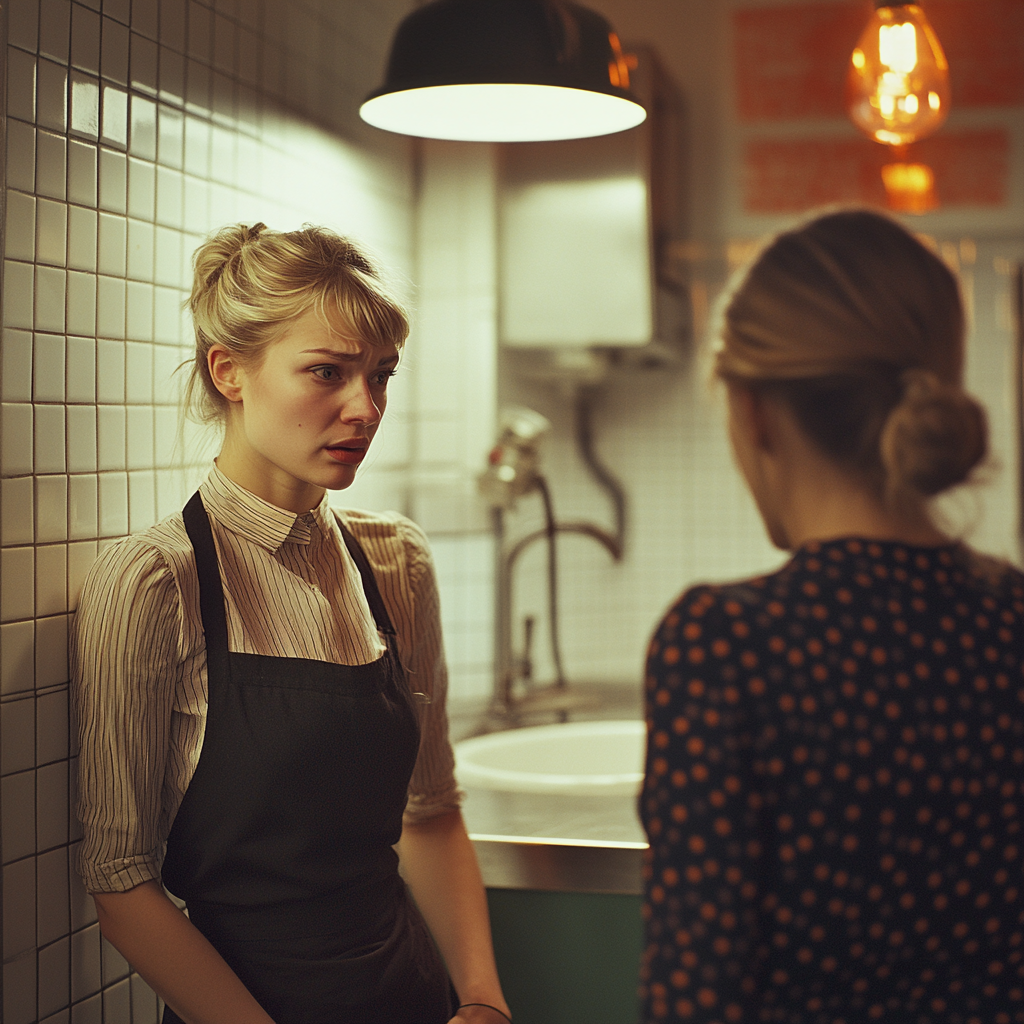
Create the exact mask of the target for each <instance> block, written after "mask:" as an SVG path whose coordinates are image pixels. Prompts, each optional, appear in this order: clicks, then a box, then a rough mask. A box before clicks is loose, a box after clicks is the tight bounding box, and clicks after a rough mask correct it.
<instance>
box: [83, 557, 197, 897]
mask: <svg viewBox="0 0 1024 1024" xmlns="http://www.w3.org/2000/svg"><path fill="white" fill-rule="evenodd" d="M181 636H182V625H181V599H180V594H179V592H178V588H177V584H176V582H175V580H174V577H173V575H172V573H171V570H170V569H169V567H168V566H167V564H166V562H165V561H164V559H163V558H162V556H161V555H160V554H159V552H157V551H156V550H154V548H152V547H151V546H149V545H146V544H144V543H140V542H139V541H137V540H134V539H132V538H129V539H127V540H124V541H121V542H119V543H117V544H115V545H113V546H111V547H110V548H108V549H107V550H106V551H105V552H104V553H103V555H102V556H101V557H100V558H99V559H98V560H97V562H96V563H95V565H94V566H93V568H92V570H91V572H90V574H89V577H88V579H87V580H86V583H85V586H84V588H83V591H82V596H81V600H80V603H79V607H78V612H77V614H76V616H75V622H74V628H73V630H72V636H71V651H70V654H71V679H72V692H73V700H74V708H75V714H76V719H77V728H78V736H79V745H80V757H79V786H78V805H77V811H78V816H79V819H80V820H81V822H82V830H83V835H84V841H83V843H82V846H81V850H80V854H79V870H80V872H81V874H82V877H83V880H84V883H85V887H86V889H87V890H88V891H89V892H122V891H125V890H127V889H131V888H134V887H135V886H137V885H140V884H142V883H143V882H146V881H150V880H152V879H157V878H159V877H160V864H161V860H162V856H163V843H164V840H165V839H166V828H167V815H166V814H165V812H164V808H163V803H164V801H163V789H164V785H165V775H166V766H167V762H168V753H169V747H170V743H171V729H172V715H173V711H174V701H175V685H176V677H177V673H178V667H179V665H180V662H181V657H180V650H181Z"/></svg>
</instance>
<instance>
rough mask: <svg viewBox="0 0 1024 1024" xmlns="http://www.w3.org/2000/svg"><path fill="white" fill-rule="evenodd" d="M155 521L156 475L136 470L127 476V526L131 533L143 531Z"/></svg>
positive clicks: (151, 472)
mask: <svg viewBox="0 0 1024 1024" xmlns="http://www.w3.org/2000/svg"><path fill="white" fill-rule="evenodd" d="M156 521H157V514H156V473H154V472H153V471H152V470H150V471H148V472H145V471H142V470H137V471H136V472H134V473H129V474H128V526H129V531H130V532H131V533H137V532H138V531H139V530H145V529H147V528H149V527H150V526H152V525H153V524H154V523H155V522H156Z"/></svg>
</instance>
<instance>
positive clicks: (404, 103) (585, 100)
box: [359, 0, 647, 142]
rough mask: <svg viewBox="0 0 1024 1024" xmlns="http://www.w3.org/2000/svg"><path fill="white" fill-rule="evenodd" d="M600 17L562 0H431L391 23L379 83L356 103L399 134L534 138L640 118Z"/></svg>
mask: <svg viewBox="0 0 1024 1024" xmlns="http://www.w3.org/2000/svg"><path fill="white" fill-rule="evenodd" d="M631 64H632V61H631V58H630V56H629V55H627V54H624V53H623V52H622V47H621V45H620V43H619V40H618V37H617V36H616V35H615V33H614V32H613V31H612V28H611V26H610V25H609V24H608V22H607V21H605V19H604V18H603V17H601V15H599V14H596V13H595V12H594V11H591V10H589V9H588V8H586V7H581V6H580V5H579V4H575V3H569V2H565V0H435V2H433V3H429V4H426V5H425V6H423V7H421V8H419V9H418V10H416V11H413V12H412V13H411V14H410V15H409V16H408V17H406V19H405V20H404V21H403V22H402V23H401V24H400V25H399V26H398V29H397V30H396V32H395V37H394V40H393V42H392V46H391V55H390V58H389V60H388V68H387V76H386V78H385V81H384V84H383V85H382V86H381V87H380V88H379V89H377V90H376V91H374V92H372V93H371V94H370V95H369V96H368V97H367V99H366V101H365V102H364V103H363V105H362V106H361V107H360V109H359V113H360V116H361V117H362V118H363V120H364V121H367V122H368V123H369V124H372V125H375V126H376V127H378V128H385V129H387V130H388V131H393V132H400V133H401V134H403V135H417V136H421V137H424V138H432V139H456V140H461V141H468V142H540V141H546V140H550V139H578V138H586V137H589V136H594V135H609V134H611V133H612V132H619V131H623V130H625V129H626V128H632V127H633V126H634V125H638V124H640V122H641V121H643V120H644V118H645V117H646V116H647V115H646V112H645V110H644V108H643V106H642V105H641V104H640V102H639V101H638V100H637V99H636V97H635V96H633V95H632V93H631V92H630V88H629V72H630V67H631Z"/></svg>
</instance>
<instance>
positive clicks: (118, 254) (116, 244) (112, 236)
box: [96, 213, 128, 277]
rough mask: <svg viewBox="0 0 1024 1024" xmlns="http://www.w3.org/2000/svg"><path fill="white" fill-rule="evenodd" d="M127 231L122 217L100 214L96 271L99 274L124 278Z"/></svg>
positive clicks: (113, 214)
mask: <svg viewBox="0 0 1024 1024" xmlns="http://www.w3.org/2000/svg"><path fill="white" fill-rule="evenodd" d="M127 231H128V225H127V222H126V221H125V219H124V217H122V216H120V215H119V214H115V213H101V214H100V217H99V234H98V237H99V250H98V253H99V255H98V257H97V263H96V269H97V270H98V271H99V272H100V273H101V274H110V275H112V276H114V277H124V276H125V274H126V272H127V263H126V258H127V251H128V245H127Z"/></svg>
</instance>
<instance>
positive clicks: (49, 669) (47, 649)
mask: <svg viewBox="0 0 1024 1024" xmlns="http://www.w3.org/2000/svg"><path fill="white" fill-rule="evenodd" d="M67 681H68V617H67V616H66V615H53V616H51V617H50V618H47V619H36V686H37V687H39V688H42V687H44V686H60V685H62V684H63V683H66V682H67ZM65 820H66V819H65Z"/></svg>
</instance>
